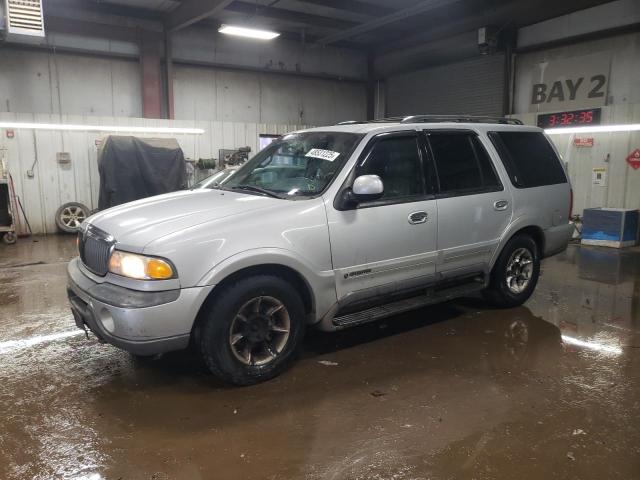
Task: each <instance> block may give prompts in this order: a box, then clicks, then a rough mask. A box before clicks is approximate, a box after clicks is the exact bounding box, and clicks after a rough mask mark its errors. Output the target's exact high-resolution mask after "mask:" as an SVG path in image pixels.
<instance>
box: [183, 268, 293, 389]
mask: <svg viewBox="0 0 640 480" xmlns="http://www.w3.org/2000/svg"><path fill="white" fill-rule="evenodd" d="M258 296H271V297H275V298H277V299H278V300H280V301H281V302H282V303H283V304H284V305H285V307H286V308H287V311H288V312H289V318H290V322H291V323H290V331H289V339H288V341H287V344H286V345H285V347H284V349H283V350H282V351H281V352H280V354H279V355H278V356H277V357H276V358H275V359H274V360H273V361H272V362H270V363H268V364H266V365H245V364H243V363H242V362H240V361H239V360H238V359H237V358H236V357H235V355H234V354H233V352H232V351H231V345H230V344H229V329H230V328H231V324H232V321H233V319H234V318H235V316H236V314H237V312H238V311H239V309H240V308H241V307H242V305H244V304H245V303H246V302H248V301H249V300H251V299H252V298H255V297H258ZM205 308H206V311H204V312H203V314H204V316H203V317H202V318H201V321H200V322H199V324H198V327H197V330H198V331H197V332H195V337H194V338H195V339H196V342H197V344H198V345H197V351H198V353H199V355H200V357H201V358H202V361H203V362H204V364H205V365H206V366H207V368H208V369H209V370H210V371H211V373H213V374H214V375H215V376H216V377H218V378H219V379H221V380H222V381H224V382H226V383H230V384H233V385H241V386H244V385H253V384H256V383H260V382H264V381H266V380H269V379H271V378H273V377H275V376H277V375H279V374H280V373H282V372H283V371H284V370H286V369H287V368H288V367H289V366H290V365H291V363H292V362H293V360H294V359H295V357H296V356H297V354H298V351H299V349H300V346H301V345H302V339H303V338H304V331H305V310H304V305H303V303H302V300H301V298H300V295H299V294H298V292H296V290H295V289H294V288H293V286H292V285H291V284H290V283H289V282H287V281H285V280H283V279H281V278H279V277H274V276H270V275H256V276H253V277H246V278H241V279H239V280H237V281H235V282H233V283H232V284H229V285H227V286H224V287H223V288H222V290H221V291H219V292H215V296H214V298H213V300H212V301H211V302H209V303H208V304H207V305H205Z"/></svg>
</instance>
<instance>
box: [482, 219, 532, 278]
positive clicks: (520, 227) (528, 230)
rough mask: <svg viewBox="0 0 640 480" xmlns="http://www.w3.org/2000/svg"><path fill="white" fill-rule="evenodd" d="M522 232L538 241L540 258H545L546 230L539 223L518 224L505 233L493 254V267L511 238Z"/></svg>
mask: <svg viewBox="0 0 640 480" xmlns="http://www.w3.org/2000/svg"><path fill="white" fill-rule="evenodd" d="M520 234H525V235H528V236H530V237H531V238H532V239H533V241H534V242H535V243H536V246H537V247H538V253H539V255H540V258H541V259H542V258H544V249H545V238H544V230H542V228H541V227H539V226H538V225H531V224H530V225H518V226H515V227H514V228H512V229H511V230H510V231H509V232H508V234H507V235H505V236H504V237H503V238H502V240H501V241H500V244H499V246H498V248H497V249H496V251H495V253H494V255H493V258H492V259H491V269H493V267H494V265H495V263H496V261H497V259H498V257H499V256H500V254H501V253H502V251H503V250H504V248H505V247H506V245H507V243H509V240H511V239H512V238H513V237H515V236H516V235H520Z"/></svg>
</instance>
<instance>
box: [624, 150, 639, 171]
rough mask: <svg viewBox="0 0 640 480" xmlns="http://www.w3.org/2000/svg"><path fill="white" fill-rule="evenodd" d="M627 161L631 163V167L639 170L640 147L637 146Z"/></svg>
mask: <svg viewBox="0 0 640 480" xmlns="http://www.w3.org/2000/svg"><path fill="white" fill-rule="evenodd" d="M627 163H628V164H629V165H631V168H633V169H634V170H637V169H639V168H640V148H636V149H635V150H634V151H633V152H631V153H630V154H629V156H628V157H627Z"/></svg>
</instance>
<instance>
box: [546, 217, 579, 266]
mask: <svg viewBox="0 0 640 480" xmlns="http://www.w3.org/2000/svg"><path fill="white" fill-rule="evenodd" d="M574 228H575V227H574V226H573V223H565V224H563V225H556V226H554V227H551V228H548V229H546V230H545V231H544V254H543V258H546V257H550V256H552V255H555V254H557V253H560V252H563V251H565V250H566V249H567V245H569V242H570V241H571V237H572V236H573V230H574Z"/></svg>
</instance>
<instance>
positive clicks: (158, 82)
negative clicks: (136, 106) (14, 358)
mask: <svg viewBox="0 0 640 480" xmlns="http://www.w3.org/2000/svg"><path fill="white" fill-rule="evenodd" d="M161 50H162V42H161V38H160V37H159V36H156V35H149V33H148V32H143V35H142V36H141V38H140V70H141V73H142V75H141V77H142V114H143V116H144V118H161V117H162V66H161V59H162V51H161Z"/></svg>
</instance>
